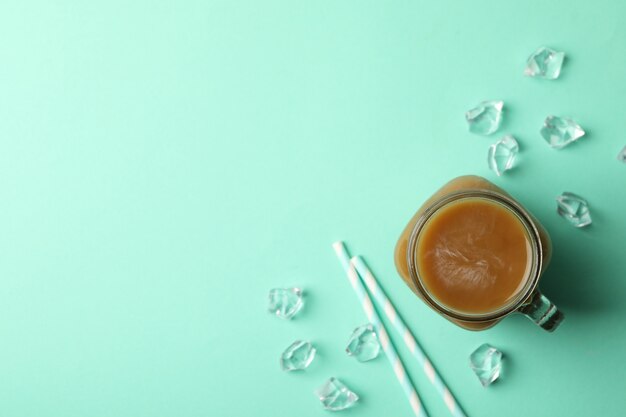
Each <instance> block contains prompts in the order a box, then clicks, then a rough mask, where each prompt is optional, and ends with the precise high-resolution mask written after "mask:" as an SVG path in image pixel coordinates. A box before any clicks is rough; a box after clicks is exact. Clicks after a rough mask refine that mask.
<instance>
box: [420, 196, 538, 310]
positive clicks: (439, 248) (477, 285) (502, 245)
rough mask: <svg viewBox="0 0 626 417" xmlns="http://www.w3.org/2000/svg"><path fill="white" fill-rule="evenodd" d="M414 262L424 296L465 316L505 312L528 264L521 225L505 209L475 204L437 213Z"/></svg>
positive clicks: (468, 200) (447, 207)
mask: <svg viewBox="0 0 626 417" xmlns="http://www.w3.org/2000/svg"><path fill="white" fill-rule="evenodd" d="M415 256H416V263H417V270H418V274H419V276H420V280H421V281H422V284H423V285H424V287H425V288H426V290H427V291H428V292H429V293H430V295H431V296H432V297H433V298H435V300H436V301H438V302H439V303H440V304H442V305H443V306H445V307H447V308H448V309H450V310H453V311H456V312H459V313H465V314H486V313H490V312H494V311H497V310H498V309H500V308H502V307H505V306H506V305H507V304H508V303H509V302H511V301H512V300H513V299H514V298H515V297H516V295H518V294H519V293H520V291H521V290H522V289H523V287H524V284H525V282H526V280H527V278H528V275H529V273H530V270H531V264H532V249H531V245H530V240H529V236H528V233H527V231H526V228H525V227H524V225H523V223H522V222H521V221H520V220H519V219H518V217H517V216H516V215H515V214H514V213H513V212H511V211H510V210H509V209H507V208H505V207H503V206H501V205H500V204H498V203H496V202H493V201H489V200H486V199H481V198H464V199H461V200H457V201H454V202H452V203H449V204H447V205H445V206H443V207H441V208H440V209H438V210H437V211H436V212H435V213H434V214H433V215H432V216H431V217H430V218H429V219H428V221H427V222H426V223H425V224H424V226H423V228H422V230H421V232H420V235H419V239H418V242H417V249H416V253H415Z"/></svg>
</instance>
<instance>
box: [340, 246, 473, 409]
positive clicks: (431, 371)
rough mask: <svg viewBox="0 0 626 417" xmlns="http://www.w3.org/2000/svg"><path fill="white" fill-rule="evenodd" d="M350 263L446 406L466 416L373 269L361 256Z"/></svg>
mask: <svg viewBox="0 0 626 417" xmlns="http://www.w3.org/2000/svg"><path fill="white" fill-rule="evenodd" d="M350 265H352V266H353V267H354V268H356V270H357V272H358V273H359V275H360V276H361V278H363V281H365V285H367V289H368V290H369V292H370V293H371V294H372V295H373V297H374V301H375V302H376V305H377V306H378V308H379V309H381V310H383V311H384V312H385V316H387V319H389V321H390V322H391V324H392V325H393V326H394V327H395V329H396V331H397V332H398V333H399V334H400V335H401V336H402V339H403V340H404V343H405V344H406V346H407V347H408V348H409V350H410V351H411V353H412V354H413V356H414V357H415V359H417V361H418V362H419V364H420V365H421V367H422V369H423V370H424V373H425V374H426V376H427V377H428V380H429V381H430V382H431V383H432V384H433V385H434V386H435V388H436V389H437V391H438V392H439V394H440V396H441V398H442V399H443V401H444V403H445V404H446V407H448V410H450V413H452V415H453V416H454V417H466V416H465V414H464V413H463V410H462V409H461V407H460V406H459V404H458V403H457V401H456V400H455V398H454V396H453V395H452V393H451V392H450V390H449V389H448V387H447V386H446V384H445V383H444V382H443V379H441V377H440V376H439V373H438V372H437V371H436V370H435V367H434V366H433V364H432V362H431V361H430V359H428V357H427V356H426V354H425V353H424V351H423V350H422V348H421V347H420V345H419V344H418V343H417V341H416V340H415V337H414V336H413V334H412V333H411V331H410V330H409V328H408V327H407V326H406V324H405V323H404V321H402V319H401V318H400V316H399V315H398V313H397V312H396V309H395V308H394V306H393V304H392V303H391V300H389V298H388V297H387V295H386V294H385V292H384V291H383V289H382V288H381V286H380V285H379V284H378V281H376V278H375V277H374V275H373V274H372V271H370V269H369V268H368V267H367V265H365V262H364V261H363V259H362V258H361V257H360V256H355V257H353V258H352V259H351V260H350Z"/></svg>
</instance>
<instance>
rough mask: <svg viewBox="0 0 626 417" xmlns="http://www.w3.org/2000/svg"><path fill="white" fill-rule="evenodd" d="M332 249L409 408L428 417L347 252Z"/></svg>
mask: <svg viewBox="0 0 626 417" xmlns="http://www.w3.org/2000/svg"><path fill="white" fill-rule="evenodd" d="M333 249H334V250H335V253H336V254H337V257H338V258H339V261H340V262H341V266H343V269H344V270H345V271H346V275H347V276H348V280H349V281H350V284H352V288H353V289H354V291H355V293H356V295H357V297H358V298H359V301H360V302H361V306H362V307H363V310H365V314H366V315H367V319H368V320H369V321H370V322H371V323H372V325H373V326H374V328H375V329H376V334H377V335H378V338H379V340H380V345H381V347H382V348H383V351H384V352H385V355H386V356H387V359H389V363H390V364H391V366H392V368H393V371H394V373H395V374H396V377H397V378H398V381H399V382H400V385H402V389H403V390H404V393H405V394H406V396H407V398H408V400H409V403H410V404H411V408H412V409H413V413H414V414H415V415H416V416H417V417H428V414H427V413H426V410H425V409H424V407H423V406H422V402H421V400H420V398H419V396H418V395H417V391H416V390H415V387H414V386H413V382H412V381H411V379H410V378H409V375H408V374H407V372H406V370H405V368H404V365H403V364H402V361H401V360H400V357H399V356H398V354H397V352H396V349H395V348H394V346H393V343H392V342H391V340H390V339H389V335H388V334H387V331H386V330H385V326H384V325H383V323H382V321H381V320H380V317H378V314H377V313H376V310H375V309H374V305H373V304H372V300H371V299H370V297H369V295H367V291H366V290H365V287H364V286H363V283H362V282H361V279H360V278H359V276H358V274H357V270H356V268H355V266H354V265H353V264H351V263H350V256H349V255H348V251H347V249H346V247H345V245H344V244H343V242H336V243H334V244H333Z"/></svg>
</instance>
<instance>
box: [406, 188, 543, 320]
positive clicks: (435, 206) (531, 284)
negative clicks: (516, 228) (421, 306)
mask: <svg viewBox="0 0 626 417" xmlns="http://www.w3.org/2000/svg"><path fill="white" fill-rule="evenodd" d="M466 198H481V199H485V200H488V201H492V202H495V203H499V204H500V205H502V206H503V207H504V208H506V209H508V210H510V211H511V212H512V213H513V214H514V215H515V216H516V217H517V218H518V219H519V220H520V222H521V223H522V225H523V226H524V228H525V230H526V233H527V235H528V237H529V241H530V246H531V258H532V259H531V262H532V263H531V267H530V272H529V273H528V277H527V278H526V282H525V283H524V287H523V288H522V289H521V290H520V291H518V293H517V294H516V295H515V296H514V297H512V298H511V300H510V301H509V302H508V303H506V304H505V305H504V306H502V307H500V308H498V309H497V310H494V311H490V312H488V313H479V314H471V313H464V312H459V311H455V310H453V309H451V308H450V307H447V306H445V305H444V304H442V303H441V302H439V301H437V299H436V298H435V297H434V296H432V295H431V294H430V293H429V291H428V290H427V289H426V287H425V285H424V284H423V283H422V280H421V278H420V276H419V272H418V268H417V262H416V259H415V258H416V255H415V254H416V252H417V243H418V240H419V235H420V232H421V231H422V229H423V227H424V225H425V224H426V223H427V221H428V220H429V219H430V218H431V217H432V216H433V215H434V214H435V213H436V212H437V211H438V210H439V209H441V208H443V207H444V206H446V205H448V204H450V203H452V202H454V201H457V200H461V199H466ZM406 256H407V266H408V270H409V275H410V277H411V281H412V282H413V285H414V286H415V288H416V289H417V290H418V291H419V292H420V293H421V294H422V296H423V297H424V299H425V301H426V302H427V304H429V306H430V307H431V308H433V309H434V310H435V311H438V312H440V313H441V314H444V315H446V316H448V317H451V318H454V319H457V320H461V321H468V322H485V321H492V320H496V319H500V318H503V317H504V316H506V315H508V314H510V313H512V312H514V311H515V310H517V309H518V308H519V307H520V306H521V305H522V304H523V302H524V301H525V300H526V299H527V298H528V297H529V296H530V295H531V294H532V292H533V291H534V290H535V288H536V287H537V283H538V281H539V275H540V273H541V269H542V265H543V245H542V242H541V235H540V233H539V230H538V228H537V226H536V225H535V222H534V221H533V219H532V217H531V216H530V214H529V213H528V212H527V211H526V210H525V209H524V208H523V207H522V206H521V205H520V204H519V203H518V202H516V201H515V200H513V199H512V198H510V197H508V196H505V195H503V194H501V193H498V192H495V191H491V190H482V189H470V190H463V191H457V192H454V193H450V194H447V195H445V196H443V197H442V198H439V199H437V200H436V201H434V202H433V203H432V204H430V205H429V206H428V207H426V209H425V210H424V212H423V213H422V214H421V215H420V217H419V218H418V219H417V221H416V222H415V225H414V227H413V230H412V231H411V234H410V236H409V241H408V245H407V253H406Z"/></svg>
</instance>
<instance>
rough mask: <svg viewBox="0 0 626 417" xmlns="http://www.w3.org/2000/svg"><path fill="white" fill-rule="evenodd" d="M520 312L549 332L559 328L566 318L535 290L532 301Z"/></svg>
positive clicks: (522, 307) (520, 309)
mask: <svg viewBox="0 0 626 417" xmlns="http://www.w3.org/2000/svg"><path fill="white" fill-rule="evenodd" d="M518 311H519V312H520V313H522V314H525V315H526V317H528V318H529V319H531V320H532V321H534V322H535V323H536V324H537V325H538V326H541V328H542V329H544V330H547V331H549V332H552V331H554V330H555V329H556V328H557V327H559V324H561V321H563V318H564V317H565V316H563V313H561V312H560V311H559V309H558V308H556V306H555V305H554V304H553V303H552V302H551V301H550V300H548V299H547V298H546V297H545V296H544V295H543V294H541V292H539V290H535V292H534V293H533V295H532V296H531V297H530V300H529V301H528V302H527V303H526V304H524V305H523V306H521V307H520V308H519V309H518Z"/></svg>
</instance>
